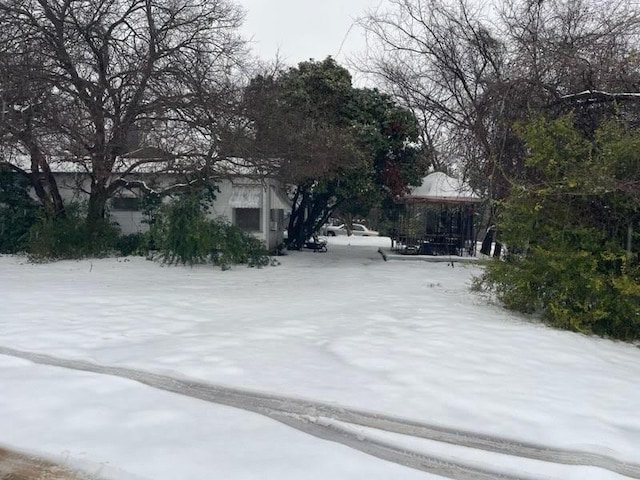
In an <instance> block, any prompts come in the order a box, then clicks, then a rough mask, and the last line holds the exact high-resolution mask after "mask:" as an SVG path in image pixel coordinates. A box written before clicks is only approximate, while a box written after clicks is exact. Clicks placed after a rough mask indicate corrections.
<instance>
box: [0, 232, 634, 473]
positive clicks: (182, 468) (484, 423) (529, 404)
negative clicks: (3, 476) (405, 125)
mask: <svg viewBox="0 0 640 480" xmlns="http://www.w3.org/2000/svg"><path fill="white" fill-rule="evenodd" d="M329 242H330V245H329V252H328V253H313V252H311V251H305V252H295V253H292V254H289V255H287V256H284V257H279V258H278V260H279V261H280V262H281V265H280V266H278V267H268V268H264V269H260V270H255V269H247V268H245V267H236V268H234V269H233V270H231V271H227V272H222V271H220V270H217V269H213V268H210V267H195V268H189V267H167V266H162V265H160V264H158V263H154V262H150V261H146V260H144V259H142V258H127V259H122V258H120V259H100V260H84V261H77V262H76V261H64V262H58V263H52V264H41V265H38V264H35V265H34V264H29V263H27V262H26V261H25V260H24V259H23V258H20V257H13V256H0V273H1V275H0V292H2V303H1V305H0V347H2V348H0V352H2V353H4V354H3V355H0V385H1V387H2V395H0V412H1V413H2V415H0V446H6V447H11V448H14V449H18V450H22V451H26V452H32V453H35V454H39V455H42V456H45V457H47V458H49V459H52V460H55V461H58V462H61V463H64V464H65V465H71V466H74V467H79V468H83V469H85V470H86V471H88V472H92V473H95V474H96V476H99V477H100V478H106V479H117V480H140V479H146V480H165V479H166V480H176V479H185V480H200V479H201V480H210V479H221V480H222V479H224V480H240V479H243V480H244V479H278V480H287V479H292V480H293V479H296V480H298V479H318V480H320V479H322V480H329V479H337V480H356V479H358V480H360V479H368V480H369V479H373V480H377V479H380V480H382V479H385V480H387V479H394V480H410V479H436V478H441V476H438V475H436V474H434V473H428V471H429V470H428V471H427V472H425V471H421V470H418V469H416V468H409V467H407V466H403V465H399V464H397V463H393V462H391V461H385V460H383V459H380V458H377V457H376V456H372V455H368V454H366V453H363V451H361V450H365V451H367V448H369V447H368V445H369V444H371V445H374V446H375V444H377V443H381V442H382V443H384V444H385V445H390V446H392V447H393V448H394V449H395V451H397V452H400V453H398V455H400V456H402V452H408V451H410V452H414V453H417V454H419V455H423V456H424V458H434V459H436V460H437V461H435V463H434V464H437V462H438V461H439V462H440V463H441V464H451V465H466V466H469V467H470V468H471V470H473V469H477V470H478V471H488V472H495V473H496V474H497V473H500V474H504V475H505V476H506V478H531V479H533V478H535V479H558V480H570V479H576V480H577V479H581V480H582V479H623V478H640V466H639V465H640V408H639V406H640V386H639V381H640V349H639V348H637V347H636V346H633V345H629V344H624V343H617V342H612V341H608V340H604V339H600V338H592V337H587V336H583V335H578V334H573V333H569V332H561V331H556V330H552V329H549V328H547V327H544V326H542V325H539V324H535V323H532V322H530V321H528V320H526V319H523V318H521V317H518V316H516V315H514V314H512V313H509V312H506V311H504V310H502V309H501V308H499V307H498V306H496V305H492V304H490V303H488V302H487V301H486V300H485V299H483V298H482V297H479V296H477V295H476V294H473V293H471V292H470V291H469V285H470V282H471V279H472V277H473V276H474V275H477V274H478V273H479V272H480V270H479V267H477V266H475V265H461V264H456V265H455V266H454V267H453V268H452V267H451V266H449V265H448V264H447V263H423V262H392V261H390V262H384V261H383V260H382V257H381V256H380V255H379V254H378V252H377V248H378V246H379V245H384V246H387V245H388V242H389V240H388V239H384V238H359V239H350V238H346V237H335V238H333V239H330V240H329ZM28 353H37V354H46V355H47V356H46V357H44V356H43V357H34V358H33V359H34V360H37V361H38V362H39V363H34V362H32V361H29V360H26V359H25V358H24V357H28ZM21 357H22V358H21ZM58 360H60V361H62V362H63V363H64V362H65V361H69V362H67V363H68V365H67V367H65V368H61V367H59V366H52V365H50V364H49V365H47V364H46V363H55V362H56V361H58ZM74 362H77V365H76V364H74ZM76 367H83V368H81V369H80V370H82V369H84V370H91V369H94V368H101V367H108V368H111V369H112V370H108V369H107V371H106V373H108V374H105V373H96V372H91V371H80V370H79V369H78V368H76ZM85 367H86V368H85ZM125 367H126V368H125ZM127 372H133V373H132V375H137V373H136V372H140V375H141V377H140V378H141V379H143V380H144V379H145V378H147V377H145V375H147V374H157V375H155V376H150V377H149V378H151V380H152V381H150V382H147V383H151V386H150V385H148V384H147V385H145V384H143V383H140V382H136V381H133V380H131V379H127V378H122V377H123V376H126V374H128V373H127ZM171 378H174V379H177V380H178V381H185V382H187V381H196V382H200V383H198V385H200V386H201V387H198V388H200V390H199V391H201V392H205V391H206V392H207V393H206V395H209V393H208V390H207V388H208V387H207V386H206V385H205V386H202V384H207V385H211V386H215V387H220V388H222V393H224V392H226V390H225V388H230V389H234V390H233V391H237V392H239V393H238V398H241V400H239V402H240V404H239V405H238V406H240V407H242V408H231V407H229V406H225V405H221V404H220V403H217V402H214V403H212V401H208V400H206V399H202V398H204V397H203V396H200V397H198V398H193V396H189V395H187V394H184V395H181V394H177V393H170V392H168V391H166V390H162V389H160V388H162V387H160V388H156V386H154V384H153V382H157V383H158V384H161V383H162V384H164V383H163V382H169V381H170V380H171ZM154 379H155V380H154ZM196 390H197V388H196ZM203 395H204V394H203ZM211 395H214V394H213V393H212V394H211ZM215 395H218V394H217V393H215ZM245 396H246V398H245ZM263 396H264V397H265V398H267V399H269V398H271V396H273V398H275V399H278V401H279V402H281V405H284V406H283V407H282V408H283V410H282V411H278V412H276V413H275V414H274V415H272V416H271V417H270V416H269V415H260V414H258V413H255V412H256V409H257V410H260V408H262V407H261V406H259V407H260V408H258V407H256V408H249V407H250V406H251V405H253V404H254V403H252V402H258V403H260V402H263V401H264V400H263V399H262V398H263ZM254 397H255V398H254ZM256 398H258V399H257V400H256ZM242 399H244V400H242ZM300 400H302V401H300ZM244 401H246V402H247V404H246V405H245V404H242V402H244ZM269 401H270V400H269ZM221 403H224V402H221ZM231 403H233V402H231ZM247 405H249V407H247ZM289 408H290V410H287V409H289ZM265 412H266V410H265ZM283 412H284V413H283ZM351 412H361V413H362V414H363V415H364V417H365V418H370V419H372V421H373V420H375V417H376V415H369V414H382V415H384V416H388V417H389V418H390V419H391V420H390V421H391V422H392V423H393V422H396V423H397V425H399V427H402V428H404V427H403V425H404V423H403V422H405V421H406V422H407V425H408V424H410V423H411V422H415V423H416V424H424V425H427V426H431V427H434V428H435V429H438V428H442V429H443V430H446V431H453V432H455V431H460V435H459V437H460V439H461V440H462V439H464V438H466V437H468V438H471V439H474V438H477V439H479V440H478V441H480V442H481V441H482V439H483V438H484V439H491V438H493V437H498V438H499V439H503V440H504V441H505V445H507V447H508V448H514V452H513V453H514V454H513V455H507V454H505V453H504V452H503V453H495V452H488V451H486V450H484V449H482V448H471V447H469V446H466V447H463V446H457V445H451V444H450V443H443V442H439V441H434V440H432V439H431V440H430V439H425V438H417V437H416V436H415V435H412V434H409V433H410V432H408V431H407V432H406V433H407V434H401V433H398V431H399V430H398V431H396V432H395V433H393V432H390V431H388V429H382V428H378V427H379V426H378V427H377V426H376V425H365V424H367V422H368V420H366V421H364V422H360V424H358V422H353V421H350V420H349V419H348V418H347V417H348V414H349V415H350V414H351ZM274 418H275V419H274ZM288 419H290V422H291V424H290V425H287V424H285V423H286V422H287V421H289V420H288ZM276 420H282V421H285V423H282V422H281V421H276ZM405 426H406V425H405ZM402 428H400V430H401V429H402ZM305 429H307V430H309V431H305ZM314 429H317V431H316V430H314ZM391 430H393V429H391ZM314 432H315V433H314ZM309 433H314V435H310V434H309ZM350 434H351V436H350ZM319 437H323V438H327V437H328V438H329V439H331V440H335V441H327V440H325V439H322V438H319ZM334 437H335V438H334ZM345 439H346V440H345ZM349 439H351V440H349ZM342 440H344V441H342ZM474 441H475V440H474ZM349 442H355V443H358V442H359V443H358V444H359V445H360V446H361V447H362V448H360V449H358V448H352V447H353V445H351V446H349ZM376 442H377V443H376ZM518 445H522V446H524V447H527V446H529V447H536V448H537V447H540V448H539V450H540V451H542V452H543V453H544V451H545V450H549V454H548V456H547V457H544V458H545V459H546V460H548V461H543V460H540V459H535V458H526V455H525V456H523V455H520V454H519V450H518V448H517V446H518ZM527 448H528V447H527ZM525 450H526V448H525ZM555 451H558V452H560V453H561V454H562V452H565V451H568V453H566V459H567V463H569V464H568V465H567V464H563V463H560V460H558V459H557V458H556V457H554V456H553V455H554V453H553V452H555ZM373 453H375V452H373ZM545 455H546V454H545ZM410 456H411V455H408V456H407V457H410ZM559 456H560V457H562V455H559ZM425 462H426V460H425ZM571 463H575V465H571ZM580 464H584V465H580ZM625 464H627V465H625ZM445 470H446V469H445ZM445 470H442V472H441V473H443V474H446V471H445ZM433 471H436V472H437V471H438V469H437V468H436V467H434V470H433ZM621 472H622V473H625V475H623V474H622V473H621ZM456 475H458V477H456V478H481V477H479V476H476V477H474V476H473V475H472V474H469V475H468V477H465V476H464V475H463V474H459V473H456ZM460 475H462V476H460ZM486 478H492V477H491V476H489V477H486Z"/></svg>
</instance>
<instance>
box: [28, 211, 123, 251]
mask: <svg viewBox="0 0 640 480" xmlns="http://www.w3.org/2000/svg"><path fill="white" fill-rule="evenodd" d="M83 213H84V212H83V209H82V208H81V207H80V206H79V205H77V204H71V205H68V206H67V208H66V209H65V214H64V215H57V216H56V215H52V214H51V213H49V212H47V211H45V210H43V211H41V213H40V215H39V216H38V219H37V221H36V223H35V224H34V225H33V226H32V227H31V229H30V230H29V243H28V253H29V257H30V258H31V259H32V260H34V261H46V260H62V259H75V258H84V257H90V256H103V255H106V254H108V253H110V252H112V251H113V250H114V248H115V246H116V242H117V238H118V229H117V228H116V227H114V226H113V225H111V224H109V222H108V221H107V220H105V221H103V222H102V223H101V224H99V225H98V228H97V229H96V230H94V234H93V235H91V234H90V233H89V229H88V228H87V224H86V221H85V218H86V217H85V215H84V214H83Z"/></svg>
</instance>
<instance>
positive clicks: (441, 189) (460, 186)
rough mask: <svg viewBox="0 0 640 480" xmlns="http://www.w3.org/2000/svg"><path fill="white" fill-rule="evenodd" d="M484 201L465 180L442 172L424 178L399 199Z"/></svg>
mask: <svg viewBox="0 0 640 480" xmlns="http://www.w3.org/2000/svg"><path fill="white" fill-rule="evenodd" d="M480 201H482V200H481V198H480V197H479V196H478V195H476V194H475V193H474V192H473V190H472V189H471V187H469V185H467V184H466V183H464V182H463V181H461V180H459V179H457V178H453V177H450V176H449V175H447V174H445V173H442V172H433V173H430V174H429V175H427V176H426V177H424V178H423V179H422V184H421V185H420V186H419V187H413V188H412V189H411V190H410V192H409V194H407V195H405V196H403V197H401V198H399V199H398V202H399V203H457V204H460V203H477V202H480Z"/></svg>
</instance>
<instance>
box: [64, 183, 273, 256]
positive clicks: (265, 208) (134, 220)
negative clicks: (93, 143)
mask: <svg viewBox="0 0 640 480" xmlns="http://www.w3.org/2000/svg"><path fill="white" fill-rule="evenodd" d="M56 180H57V182H58V185H59V188H60V194H61V195H62V198H63V199H64V201H65V202H70V201H80V202H82V201H86V200H87V195H86V194H85V193H83V190H84V191H88V190H89V188H90V180H89V179H88V177H87V176H86V175H82V174H76V173H59V174H56ZM171 183H172V179H171V178H168V177H165V179H164V180H161V181H157V180H156V181H155V184H156V185H157V184H160V186H162V184H166V185H169V184H171ZM217 187H218V188H219V192H216V198H215V201H214V203H213V205H212V208H211V210H210V213H209V215H210V216H211V217H212V218H218V217H222V218H224V219H225V220H227V221H228V222H229V223H231V224H234V225H235V224H237V223H236V222H237V218H236V216H237V210H236V207H237V206H253V203H252V204H251V205H242V204H241V203H238V200H237V198H235V197H238V191H239V190H240V189H245V190H246V189H250V190H253V191H256V192H258V191H259V192H260V194H259V202H258V204H257V206H258V208H259V210H260V220H259V228H258V229H256V230H253V231H251V232H250V233H251V234H252V235H254V236H255V237H256V238H258V239H259V240H261V241H262V242H264V244H265V247H266V248H267V249H268V250H274V249H275V248H276V247H277V246H278V245H279V244H281V243H282V242H283V240H284V225H283V224H281V223H280V222H274V221H273V220H272V219H274V218H275V219H277V218H281V217H282V214H281V213H278V212H275V210H283V208H282V207H284V206H285V205H283V202H282V200H281V198H279V197H278V195H277V194H276V191H277V189H278V183H277V182H276V181H275V180H273V179H266V180H263V181H260V182H259V181H256V180H253V179H249V178H242V177H238V178H234V179H232V180H227V179H225V180H222V181H220V182H219V183H218V184H217ZM257 196H258V195H257ZM257 196H256V198H257ZM116 197H120V198H131V199H132V201H133V199H135V198H136V195H135V194H134V193H133V192H130V191H127V190H123V191H121V192H120V193H118V195H116ZM234 202H235V203H234ZM120 203H121V204H124V203H126V202H120ZM121 206H123V205H121ZM124 206H125V207H126V205H124ZM108 207H109V218H110V220H111V221H112V222H114V223H116V224H117V225H118V226H119V228H120V231H121V232H122V233H123V234H131V233H137V232H144V231H147V230H148V229H149V225H148V224H146V223H145V222H144V220H145V217H144V215H143V213H142V212H141V211H140V210H132V209H119V208H117V204H116V203H114V201H110V202H109V204H108ZM114 207H115V208H114ZM272 209H273V210H274V212H272V211H271V210H272Z"/></svg>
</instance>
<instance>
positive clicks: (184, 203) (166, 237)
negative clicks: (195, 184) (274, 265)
mask: <svg viewBox="0 0 640 480" xmlns="http://www.w3.org/2000/svg"><path fill="white" fill-rule="evenodd" d="M149 241H150V242H151V243H152V244H153V245H154V247H155V248H156V249H157V250H158V252H159V254H160V258H161V259H162V261H164V262H166V263H169V264H182V265H194V264H204V263H210V264H213V265H217V266H219V267H221V268H222V269H228V268H230V267H231V266H232V265H234V264H246V265H249V266H256V267H261V266H266V265H268V264H269V256H268V252H266V250H265V248H264V246H263V245H262V243H261V242H260V241H259V240H258V239H256V238H255V237H253V236H252V235H250V234H248V233H246V232H244V231H243V230H241V229H239V228H237V227H235V226H233V225H229V224H228V223H227V222H226V221H224V220H222V219H213V220H212V219H210V218H208V217H207V202H206V200H203V199H202V197H201V196H200V195H199V194H198V193H195V192H194V193H191V194H185V195H181V196H180V197H178V198H177V199H176V200H175V201H173V202H171V203H169V204H167V205H164V206H162V207H161V208H160V210H159V212H158V213H157V214H156V216H155V217H154V219H153V222H152V223H151V229H150V231H149Z"/></svg>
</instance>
